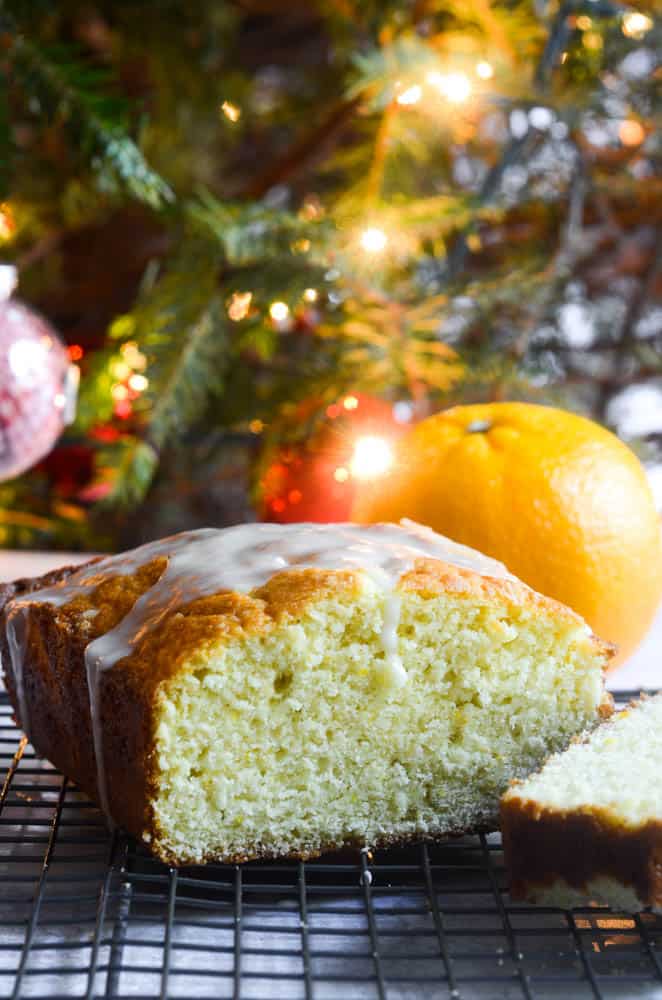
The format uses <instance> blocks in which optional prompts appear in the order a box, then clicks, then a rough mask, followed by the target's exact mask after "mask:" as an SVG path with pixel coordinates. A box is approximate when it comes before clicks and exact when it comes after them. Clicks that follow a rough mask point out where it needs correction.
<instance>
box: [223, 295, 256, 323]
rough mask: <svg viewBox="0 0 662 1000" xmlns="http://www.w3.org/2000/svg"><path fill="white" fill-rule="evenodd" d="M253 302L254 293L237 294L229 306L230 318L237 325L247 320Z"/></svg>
mask: <svg viewBox="0 0 662 1000" xmlns="http://www.w3.org/2000/svg"><path fill="white" fill-rule="evenodd" d="M252 301H253V293H252V292H235V293H234V295H233V296H232V298H231V299H230V302H229V304H228V316H229V317H230V319H231V320H233V321H234V322H235V323H238V322H239V321H240V320H242V319H246V317H247V316H248V313H249V311H250V308H251V302H252Z"/></svg>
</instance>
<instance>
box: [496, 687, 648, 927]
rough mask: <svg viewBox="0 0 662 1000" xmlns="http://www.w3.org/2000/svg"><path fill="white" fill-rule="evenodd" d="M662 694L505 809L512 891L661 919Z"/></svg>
mask: <svg viewBox="0 0 662 1000" xmlns="http://www.w3.org/2000/svg"><path fill="white" fill-rule="evenodd" d="M661 764H662V694H658V695H656V696H655V697H654V698H642V700H641V701H639V702H637V703H636V704H634V705H631V706H630V707H629V708H627V709H625V710H624V711H622V712H619V713H617V714H616V715H614V716H613V717H612V718H611V719H609V721H607V722H606V723H605V724H604V725H603V726H600V727H599V728H598V729H596V730H595V731H594V732H593V733H592V734H591V735H590V736H589V737H588V738H587V739H586V740H584V741H583V742H577V743H574V744H573V745H572V746H571V747H570V748H569V749H568V750H567V751H566V752H565V753H561V754H556V755H555V756H553V757H551V758H550V760H548V761H547V763H546V764H545V766H544V767H543V768H542V770H541V771H540V772H539V773H538V774H534V775H533V776H532V777H530V778H529V779H528V780H527V781H524V782H521V783H516V784H514V785H513V787H512V788H510V789H509V790H508V791H507V792H506V794H505V795H504V797H503V800H502V803H501V828H502V834H503V845H504V851H505V856H506V864H507V867H508V870H509V872H510V892H511V895H512V896H513V898H515V899H526V900H529V901H531V902H538V903H543V904H546V905H548V906H561V907H569V906H577V905H579V904H586V902H587V899H591V900H596V901H598V902H602V903H607V904H609V905H610V906H613V907H614V908H615V909H618V910H626V911H629V912H636V911H637V910H641V909H644V908H645V907H649V906H650V907H652V908H653V909H654V910H657V911H658V912H662V782H661V781H660V765H661Z"/></svg>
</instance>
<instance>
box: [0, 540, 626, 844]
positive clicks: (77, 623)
mask: <svg viewBox="0 0 662 1000" xmlns="http://www.w3.org/2000/svg"><path fill="white" fill-rule="evenodd" d="M166 565H167V561H166V559H165V558H163V557H160V558H157V559H154V560H152V561H151V562H150V563H148V564H146V565H145V566H143V567H141V568H140V569H139V570H138V571H137V572H135V573H132V574H126V575H121V576H119V575H117V574H115V573H113V574H109V573H108V570H107V569H105V567H104V566H103V565H100V566H99V575H98V579H97V581H95V582H96V587H95V589H94V590H93V591H92V592H90V593H81V594H80V595H78V596H77V597H76V598H75V599H74V600H72V601H71V602H70V603H68V604H66V605H62V606H58V605H54V604H49V603H37V602H36V601H35V603H34V604H32V605H31V607H30V614H29V622H28V637H27V656H26V662H25V667H24V670H23V681H24V688H25V694H26V700H27V703H28V706H29V713H30V734H29V735H30V737H31V738H32V740H33V742H34V743H36V746H37V748H38V751H39V752H40V753H41V754H43V755H44V756H46V757H48V758H49V759H50V760H51V761H53V763H54V764H55V765H56V766H57V767H58V768H59V769H60V770H61V771H63V773H65V774H67V775H69V776H70V777H71V778H73V779H74V780H75V781H76V783H77V784H78V785H79V786H80V787H81V788H82V789H83V790H84V791H85V792H86V793H87V794H89V795H90V796H91V797H93V798H95V799H98V793H97V787H96V780H97V779H96V767H95V762H94V753H93V739H92V728H91V721H90V708H89V695H88V687H87V676H86V671H85V660H84V654H85V647H86V646H87V644H88V643H89V642H90V641H91V640H92V639H94V638H96V636H98V635H101V634H103V633H105V632H106V631H108V630H109V629H111V628H112V627H113V626H114V625H115V624H117V622H119V621H120V620H121V618H122V617H123V616H124V615H125V614H126V613H127V612H128V611H129V610H130V608H131V607H132V606H133V604H134V603H135V601H136V600H137V599H138V597H139V596H140V595H141V594H143V593H145V592H146V591H147V590H148V589H149V588H150V587H151V586H152V585H153V584H154V583H155V582H156V581H157V580H158V578H159V576H160V575H161V573H163V571H164V569H165V567H166ZM79 568H80V567H67V568H64V569H62V570H60V571H56V572H54V573H50V574H48V575H47V576H46V577H41V578H38V579H35V580H29V581H18V582H17V583H16V584H11V585H6V586H5V587H3V588H1V589H0V613H1V612H2V608H3V606H4V605H5V604H6V603H7V602H8V601H9V600H11V599H12V598H13V597H18V596H23V595H26V594H28V593H30V592H32V591H35V590H38V589H41V588H43V587H50V586H53V585H54V584H56V583H58V582H60V581H65V580H66V579H67V578H68V577H69V576H70V575H71V573H72V572H74V571H75V570H76V569H79ZM364 585H365V580H364V577H363V575H362V574H360V573H357V572H354V571H342V572H341V571H332V570H318V569H299V570H290V571H285V572H281V573H278V574H276V575H275V576H273V577H272V578H271V579H270V580H269V581H268V582H267V583H266V584H265V585H264V586H262V587H260V588H258V589H256V590H254V591H253V592H252V593H250V594H239V593H235V592H226V593H219V594H216V595H213V596H211V597H205V598H200V599H197V600H195V601H192V602H190V603H189V604H187V605H184V606H183V607H181V608H180V609H178V610H177V611H176V612H174V613H172V614H170V615H169V616H168V617H167V618H166V619H165V620H164V621H163V622H162V624H161V625H160V627H159V629H158V631H157V630H155V631H154V632H152V633H149V634H148V635H147V636H146V637H145V639H144V640H143V641H142V643H141V644H140V645H139V646H138V647H137V649H136V651H135V652H134V653H133V654H132V655H131V656H130V657H127V658H126V659H124V660H122V661H121V662H120V663H119V664H117V665H116V667H115V668H113V669H112V670H110V671H105V672H104V673H103V674H102V675H101V687H100V698H99V703H100V716H101V727H102V733H103V746H104V759H105V761H106V762H107V779H108V798H109V802H110V810H111V814H112V816H113V818H114V819H115V820H116V821H117V822H119V823H120V824H121V825H123V826H125V827H126V828H127V829H128V830H129V831H130V832H131V833H133V834H134V835H135V836H137V837H141V838H142V837H143V834H147V835H148V836H151V837H153V841H152V844H151V846H152V849H153V850H154V851H155V853H157V854H160V855H161V856H162V857H163V858H164V860H167V861H168V862H169V863H175V862H176V861H177V859H175V858H172V857H170V856H168V855H167V853H166V852H165V850H164V849H162V848H161V847H160V846H159V843H158V831H157V830H156V828H155V824H154V818H153V816H152V815H151V808H150V807H149V805H148V803H149V802H150V801H151V799H152V798H153V792H154V790H155V789H154V787H153V786H154V777H153V772H154V761H153V757H152V753H153V746H154V719H155V715H156V713H155V705H156V700H157V697H158V692H159V689H160V686H161V685H162V684H163V683H164V682H165V681H167V679H168V678H170V677H173V676H174V675H176V674H177V673H178V672H179V671H181V669H182V668H183V667H184V665H185V664H186V662H187V660H188V659H190V653H191V651H193V650H200V649H204V647H205V645H207V644H208V643H218V641H219V640H222V639H227V640H228V641H230V640H233V639H240V638H242V637H244V636H249V635H256V634H261V633H264V632H267V631H269V630H270V629H272V628H274V627H275V625H276V623H278V622H279V621H281V620H283V619H284V618H298V617H300V616H301V614H302V613H303V611H304V610H305V608H306V606H307V605H309V604H310V603H311V602H313V601H317V600H320V599H322V598H324V597H325V596H327V595H328V596H336V595H337V594H338V592H339V591H340V590H345V591H347V592H357V591H359V590H360V589H362V588H363V586H364ZM399 587H400V588H401V589H403V590H406V591H414V592H417V593H420V594H421V595H423V596H426V595H433V594H439V593H443V592H449V593H453V595H455V596H462V595H466V596H467V597H473V598H476V597H482V598H485V599H486V600H497V601H499V602H505V603H506V604H509V605H512V606H514V607H524V608H527V609H531V610H533V611H539V612H540V613H544V612H549V611H550V610H551V611H553V612H554V613H555V614H556V615H560V616H562V617H563V618H564V619H566V620H568V621H571V622H573V623H577V624H580V623H581V619H580V618H579V617H578V616H577V615H575V614H574V612H572V611H570V610H569V609H568V608H565V607H564V606H563V605H560V604H557V602H555V601H552V600H550V599H548V598H545V597H542V596H541V595H539V594H536V593H535V592H534V591H532V590H530V589H529V588H528V587H526V586H525V585H524V584H522V583H520V582H519V581H516V580H509V579H501V578H496V577H483V576H480V575H478V574H476V573H474V572H472V571H471V570H466V569H462V568H460V567H456V566H454V565H450V564H446V563H442V562H438V561H436V560H433V559H418V560H417V561H416V563H415V565H414V568H413V569H412V570H411V571H410V572H409V573H407V574H405V575H404V576H403V577H402V578H401V580H400V583H399ZM90 610H95V611H96V613H95V614H94V615H91V616H90V615H86V612H89V611H90ZM1 641H2V647H1V648H2V653H3V657H2V659H3V663H4V664H5V680H6V683H7V687H8V690H9V694H10V697H11V700H12V704H13V705H14V709H15V712H16V714H17V715H18V709H17V704H16V693H15V690H14V681H13V677H12V676H11V670H8V669H7V666H6V665H7V664H8V662H9V658H8V650H7V645H6V636H5V635H4V629H3V630H2V640H1ZM591 641H592V642H593V643H594V645H595V649H596V652H598V653H601V654H603V655H604V656H605V657H608V656H609V655H611V648H610V647H609V646H608V645H607V644H605V643H602V642H600V640H598V639H596V638H595V637H593V639H592V640H591ZM452 832H457V833H460V832H466V831H440V833H439V836H441V835H442V834H446V833H452ZM412 839H413V838H412ZM342 846H346V845H325V847H324V849H327V847H328V848H329V849H330V848H332V847H336V848H339V847H342ZM255 856H259V854H258V855H255ZM208 860H226V861H227V860H232V859H227V858H225V859H219V858H214V859H212V858H209V859H208ZM235 860H238V859H235Z"/></svg>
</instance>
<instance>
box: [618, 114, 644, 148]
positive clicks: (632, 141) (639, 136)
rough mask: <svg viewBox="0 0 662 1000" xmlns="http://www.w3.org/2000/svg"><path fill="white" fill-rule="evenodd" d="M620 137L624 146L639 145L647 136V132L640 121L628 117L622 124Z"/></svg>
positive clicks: (619, 132) (619, 131)
mask: <svg viewBox="0 0 662 1000" xmlns="http://www.w3.org/2000/svg"><path fill="white" fill-rule="evenodd" d="M618 138H619V139H620V140H621V142H622V143H623V145H624V146H638V145H639V144H640V143H642V142H643V141H644V139H645V138H646V132H645V131H644V128H643V126H642V125H640V124H639V122H636V121H634V120H633V119H631V118H626V119H625V121H622V122H621V124H620V127H619V129H618Z"/></svg>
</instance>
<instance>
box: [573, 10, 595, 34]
mask: <svg viewBox="0 0 662 1000" xmlns="http://www.w3.org/2000/svg"><path fill="white" fill-rule="evenodd" d="M576 24H577V27H578V28H579V30H580V31H588V30H589V28H592V27H593V21H592V20H591V18H590V17H588V16H587V15H586V14H581V15H580V16H579V17H578V18H577V22H576Z"/></svg>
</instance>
